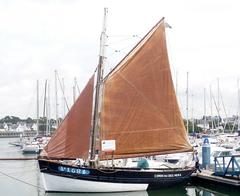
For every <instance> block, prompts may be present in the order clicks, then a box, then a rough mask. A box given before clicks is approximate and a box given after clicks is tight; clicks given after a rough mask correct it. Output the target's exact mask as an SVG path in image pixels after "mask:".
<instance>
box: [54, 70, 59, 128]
mask: <svg viewBox="0 0 240 196" xmlns="http://www.w3.org/2000/svg"><path fill="white" fill-rule="evenodd" d="M55 104H56V127H58V94H57V70H55Z"/></svg>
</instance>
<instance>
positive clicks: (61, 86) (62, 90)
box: [57, 73, 69, 111]
mask: <svg viewBox="0 0 240 196" xmlns="http://www.w3.org/2000/svg"><path fill="white" fill-rule="evenodd" d="M57 78H58V82H59V85H60V87H61V90H62V94H63V97H64V101H65V104H66V106H67V109H68V111H69V107H68V103H67V99H66V97H65V94H64V90H63V86H62V83H61V81H60V78H59V75H58V73H57Z"/></svg>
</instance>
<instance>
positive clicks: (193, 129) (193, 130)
mask: <svg viewBox="0 0 240 196" xmlns="http://www.w3.org/2000/svg"><path fill="white" fill-rule="evenodd" d="M193 111H194V106H193V94H192V132H193V133H194V132H195V128H194V116H193Z"/></svg>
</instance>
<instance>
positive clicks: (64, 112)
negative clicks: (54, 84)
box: [62, 78, 66, 118]
mask: <svg viewBox="0 0 240 196" xmlns="http://www.w3.org/2000/svg"><path fill="white" fill-rule="evenodd" d="M62 91H63V98H62V102H63V118H64V117H65V114H66V109H65V106H66V104H65V83H64V78H62Z"/></svg>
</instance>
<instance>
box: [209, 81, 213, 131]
mask: <svg viewBox="0 0 240 196" xmlns="http://www.w3.org/2000/svg"><path fill="white" fill-rule="evenodd" d="M209 94H210V110H211V123H212V130H213V129H214V126H213V110H212V88H211V85H210V87H209Z"/></svg>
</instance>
